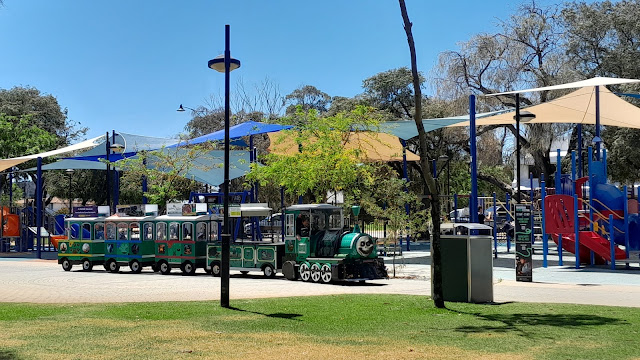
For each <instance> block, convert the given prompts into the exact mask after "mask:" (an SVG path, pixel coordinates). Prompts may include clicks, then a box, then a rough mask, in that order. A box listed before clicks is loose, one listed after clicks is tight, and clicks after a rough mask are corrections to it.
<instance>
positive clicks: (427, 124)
mask: <svg viewBox="0 0 640 360" xmlns="http://www.w3.org/2000/svg"><path fill="white" fill-rule="evenodd" d="M506 111H509V110H500V111H492V112H486V113H481V114H476V119H480V118H484V117H488V116H493V115H496V114H501V113H503V112H506ZM464 122H467V123H468V122H469V115H462V116H453V117H448V118H439V119H424V120H422V125H423V126H424V131H425V132H429V131H433V130H437V129H440V128H443V127H448V126H452V125H455V124H459V123H464ZM372 130H373V129H372ZM376 130H378V131H380V132H385V133H389V134H391V135H393V136H397V137H399V138H400V139H403V140H409V139H411V138H413V137H416V136H418V128H417V127H416V122H415V121H414V120H398V121H387V122H383V123H381V124H380V126H379V128H378V129H376Z"/></svg>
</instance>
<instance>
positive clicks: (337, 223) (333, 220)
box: [329, 212, 342, 230]
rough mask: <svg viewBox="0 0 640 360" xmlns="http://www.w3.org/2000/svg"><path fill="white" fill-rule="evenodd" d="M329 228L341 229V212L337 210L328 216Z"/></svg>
mask: <svg viewBox="0 0 640 360" xmlns="http://www.w3.org/2000/svg"><path fill="white" fill-rule="evenodd" d="M329 229H331V230H340V229H342V214H340V213H339V212H337V213H333V214H331V215H330V216H329Z"/></svg>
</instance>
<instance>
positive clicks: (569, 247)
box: [551, 231, 627, 265]
mask: <svg viewBox="0 0 640 360" xmlns="http://www.w3.org/2000/svg"><path fill="white" fill-rule="evenodd" d="M579 234H580V262H581V263H586V264H589V263H591V251H593V253H594V260H595V263H596V264H598V265H601V264H604V263H605V261H611V248H610V246H611V244H610V243H609V240H607V239H605V238H603V237H602V236H600V235H599V234H598V233H596V232H593V231H580V233H579ZM551 237H552V238H553V241H554V242H555V243H556V244H557V243H558V234H552V235H551ZM574 239H575V236H574V235H573V234H567V235H563V236H562V248H563V249H565V250H566V251H568V252H570V253H572V254H575V251H576V245H575V240H574ZM615 257H616V260H621V259H625V258H626V257H627V254H626V253H625V251H624V250H622V249H621V248H619V247H618V245H616V246H615Z"/></svg>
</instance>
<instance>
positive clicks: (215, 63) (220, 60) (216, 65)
mask: <svg viewBox="0 0 640 360" xmlns="http://www.w3.org/2000/svg"><path fill="white" fill-rule="evenodd" d="M208 66H209V68H210V69H213V70H215V71H217V72H221V73H223V72H224V55H218V56H216V57H215V58H213V59H211V60H209V63H208ZM239 67H240V60H238V59H234V58H230V59H229V72H231V71H233V70H235V69H237V68H239Z"/></svg>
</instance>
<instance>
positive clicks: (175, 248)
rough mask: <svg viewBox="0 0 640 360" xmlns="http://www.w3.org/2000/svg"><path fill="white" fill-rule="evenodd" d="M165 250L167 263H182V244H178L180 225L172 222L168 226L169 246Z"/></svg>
mask: <svg viewBox="0 0 640 360" xmlns="http://www.w3.org/2000/svg"><path fill="white" fill-rule="evenodd" d="M167 247H168V249H167V255H169V257H170V258H169V262H172V263H178V264H180V263H182V259H181V258H179V257H180V256H182V244H181V243H180V223H177V222H172V223H170V224H169V244H168V246H167Z"/></svg>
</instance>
